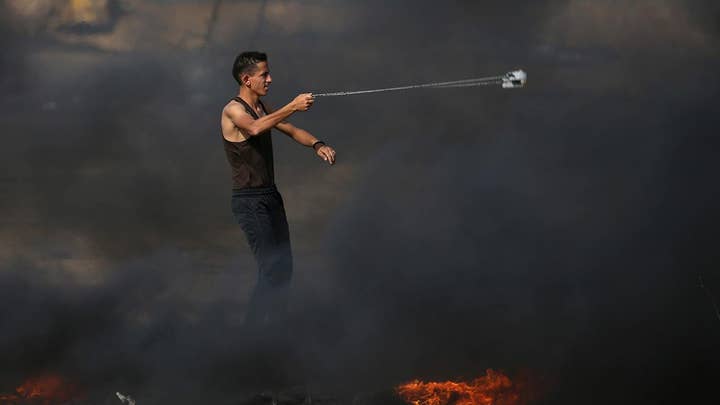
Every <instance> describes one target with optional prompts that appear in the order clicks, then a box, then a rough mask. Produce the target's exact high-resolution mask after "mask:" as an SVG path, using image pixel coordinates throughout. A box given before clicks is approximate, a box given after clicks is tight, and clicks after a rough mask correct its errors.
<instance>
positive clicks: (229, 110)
mask: <svg viewBox="0 0 720 405" xmlns="http://www.w3.org/2000/svg"><path fill="white" fill-rule="evenodd" d="M223 115H227V116H228V117H237V116H238V115H250V114H248V113H247V111H245V107H244V106H243V105H241V104H240V103H238V102H237V101H235V100H230V101H229V102H228V103H227V104H225V107H224V108H223Z"/></svg>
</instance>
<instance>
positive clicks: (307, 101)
mask: <svg viewBox="0 0 720 405" xmlns="http://www.w3.org/2000/svg"><path fill="white" fill-rule="evenodd" d="M314 101H315V99H314V98H313V96H312V93H303V94H300V95H298V96H297V97H295V99H294V100H293V101H291V102H290V106H291V107H292V109H293V110H294V111H307V110H308V109H309V108H310V106H311V105H312V103H313V102H314Z"/></svg>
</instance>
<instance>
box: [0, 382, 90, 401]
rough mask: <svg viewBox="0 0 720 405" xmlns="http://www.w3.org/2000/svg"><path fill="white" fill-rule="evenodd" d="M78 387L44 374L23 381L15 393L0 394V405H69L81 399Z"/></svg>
mask: <svg viewBox="0 0 720 405" xmlns="http://www.w3.org/2000/svg"><path fill="white" fill-rule="evenodd" d="M82 398H83V395H82V394H81V392H80V390H79V389H78V387H77V386H76V385H74V384H71V383H68V382H67V381H65V380H64V379H63V378H61V377H58V376H54V375H52V376H44V377H40V378H33V379H30V380H27V381H25V382H24V383H23V384H22V385H20V386H19V387H17V388H15V394H9V395H4V394H0V404H2V405H69V404H73V403H75V402H76V401H78V400H81V399H82Z"/></svg>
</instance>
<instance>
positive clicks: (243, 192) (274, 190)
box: [232, 184, 277, 197]
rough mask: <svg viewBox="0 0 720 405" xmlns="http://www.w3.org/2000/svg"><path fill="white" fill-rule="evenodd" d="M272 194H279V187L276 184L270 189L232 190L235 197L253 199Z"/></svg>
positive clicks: (269, 187) (249, 188)
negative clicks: (253, 197)
mask: <svg viewBox="0 0 720 405" xmlns="http://www.w3.org/2000/svg"><path fill="white" fill-rule="evenodd" d="M272 193H277V187H275V185H274V184H273V185H272V186H268V187H248V188H234V189H233V190H232V195H233V197H252V196H257V195H266V194H272Z"/></svg>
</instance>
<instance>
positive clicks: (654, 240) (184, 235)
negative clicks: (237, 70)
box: [0, 0, 720, 404]
mask: <svg viewBox="0 0 720 405" xmlns="http://www.w3.org/2000/svg"><path fill="white" fill-rule="evenodd" d="M80 3H83V2H67V3H65V2H50V1H39V0H37V1H29V2H18V1H10V0H6V1H4V2H3V3H0V4H2V6H0V7H2V9H1V13H0V15H1V16H2V17H0V46H1V47H2V50H3V51H2V53H1V54H0V87H1V88H2V96H1V97H0V107H1V108H0V125H1V128H2V144H3V146H2V148H0V162H2V163H1V164H2V168H3V170H2V175H1V176H2V177H1V178H0V193H1V194H2V198H0V210H2V213H3V215H2V226H1V227H0V239H1V240H2V244H0V268H1V269H2V270H0V303H1V305H0V308H1V309H0V330H1V331H2V333H0V364H3V367H1V368H0V392H11V391H12V390H13V389H14V387H15V386H16V385H17V384H18V382H20V381H22V380H23V379H24V378H27V377H28V376H32V375H36V374H38V373H44V372H59V373H62V374H65V375H69V376H72V377H73V378H75V379H77V380H78V381H80V382H81V383H82V385H83V386H84V387H89V388H88V389H89V390H90V392H91V395H92V396H93V399H96V400H100V401H101V400H104V401H105V402H106V403H116V401H117V399H115V398H113V397H112V394H113V393H114V392H115V391H121V392H124V393H125V392H127V393H130V394H131V395H133V397H135V398H137V399H138V402H139V403H141V404H145V403H159V404H167V403H177V404H182V403H197V402H198V401H201V402H202V401H211V402H215V403H236V402H237V398H240V397H242V396H243V395H245V394H246V393H248V392H255V391H258V390H263V389H267V388H268V386H272V385H274V384H280V385H282V384H285V385H293V384H300V385H306V386H308V387H309V389H310V390H311V391H313V392H318V393H333V394H334V393H358V392H375V391H379V390H387V389H389V388H391V387H392V386H394V385H396V384H398V383H401V382H404V381H407V380H410V379H413V378H426V379H447V378H465V379H471V378H473V377H476V376H478V375H481V374H482V373H483V371H484V370H485V369H486V368H494V369H501V370H505V371H507V372H508V373H509V374H510V375H511V376H513V375H518V374H529V375H531V376H533V377H532V378H533V379H534V380H537V381H540V382H539V383H536V384H539V385H540V386H541V387H534V388H533V389H537V390H538V391H541V393H542V395H540V394H538V397H539V399H538V400H537V401H536V402H538V403H554V404H555V403H577V402H582V403H606V402H608V401H612V402H620V403H653V404H654V403H669V402H678V401H680V402H684V401H687V400H688V399H690V398H692V399H693V400H694V401H695V402H696V403H714V402H716V401H717V399H718V394H717V392H715V390H714V389H713V383H714V381H715V380H716V378H717V376H718V375H719V374H718V373H719V371H720V370H719V369H718V367H719V366H718V364H720V363H719V362H718V361H719V360H720V351H718V348H717V341H718V336H719V335H720V319H718V318H717V317H716V314H715V313H714V311H713V307H712V303H711V301H710V299H709V298H711V297H717V296H718V295H717V294H718V291H719V290H720V274H719V273H718V271H717V263H718V255H717V252H716V251H717V249H715V241H716V228H717V223H718V221H717V219H718V216H717V209H716V207H717V203H718V188H717V186H716V182H715V181H714V173H716V172H717V171H718V163H717V159H715V152H716V150H717V147H718V146H720V145H718V143H719V141H718V137H717V135H716V132H717V129H716V128H717V124H718V112H719V111H718V103H717V101H718V100H717V94H718V88H719V86H718V79H717V77H716V74H715V72H717V71H718V67H719V66H718V65H720V63H719V61H718V57H717V55H718V36H719V34H720V30H719V28H718V27H719V26H718V21H720V20H719V18H720V10H719V9H718V6H717V5H715V4H714V3H713V2H710V1H680V0H666V1H659V2H658V1H637V2H634V3H632V4H619V3H618V2H613V1H593V2H589V1H581V0H569V1H535V2H514V3H511V4H509V3H506V2H460V1H453V2H445V3H442V4H438V3H436V2H426V1H413V2H409V1H395V2H390V3H385V2H379V1H374V0H373V1H368V2H351V1H334V2H331V1H303V2H299V1H229V0H226V1H192V0H183V1H170V0H165V1H159V0H156V1H145V2H140V1H129V0H128V1H98V2H84V4H86V6H82V7H81V6H79V5H78V4H80ZM246 49H258V50H262V51H265V52H267V53H268V54H269V58H270V67H271V72H272V74H273V79H274V81H273V85H272V87H271V91H270V94H269V96H268V97H267V100H268V101H269V103H270V104H271V105H273V106H280V105H282V104H283V103H286V102H288V101H289V100H290V99H291V98H292V97H294V96H295V95H296V94H297V93H299V92H305V91H314V92H322V91H333V90H354V89H365V88H377V87H386V86H392V85H403V84H413V83H424V82H430V81H441V80H455V79H462V78H468V77H477V76H485V75H494V74H501V73H504V72H506V71H508V70H512V69H515V68H523V69H524V70H526V71H527V72H528V79H529V81H528V85H527V87H526V88H524V89H521V90H517V91H509V90H502V89H499V88H478V89H476V88H462V89H442V90H440V89H430V90H418V91H413V92H397V93H387V94H383V95H379V96H350V97H341V98H332V99H318V100H317V101H316V103H315V105H314V106H313V108H312V109H311V110H310V111H309V112H307V113H302V114H296V115H294V116H293V117H292V118H291V121H292V122H293V123H295V124H296V125H298V126H300V127H303V128H305V129H308V130H309V131H311V132H312V133H313V134H315V135H316V136H317V137H318V138H320V139H323V140H325V141H327V142H328V143H330V144H331V145H332V146H333V147H334V148H335V149H336V150H337V151H338V164H337V165H336V166H333V167H328V166H326V165H324V163H323V162H322V161H320V160H319V159H317V158H315V157H314V156H313V155H312V153H311V152H310V151H309V150H306V149H304V148H302V147H300V146H298V145H296V144H294V143H293V142H292V141H291V140H289V139H287V138H286V137H284V136H283V135H282V134H280V133H278V132H277V131H276V132H275V137H276V140H275V148H276V149H275V152H276V179H277V182H278V186H279V188H280V190H281V192H282V194H283V196H284V199H285V205H286V209H287V212H288V220H289V222H290V228H291V238H292V242H293V249H294V257H295V273H294V281H293V297H292V309H291V310H292V314H293V320H292V322H291V325H290V327H289V330H290V333H291V336H292V337H293V339H292V345H291V346H290V347H289V348H287V351H279V352H277V353H275V356H274V357H272V360H271V361H268V360H267V359H264V358H262V356H260V355H259V354H258V353H261V352H263V350H267V347H266V343H267V342H263V341H258V340H254V339H253V338H252V337H248V336H247V334H246V333H245V332H244V331H243V329H242V326H241V323H242V316H243V313H244V306H245V303H246V301H247V297H248V293H249V290H250V288H251V287H252V285H253V283H254V281H255V277H256V275H255V271H256V270H255V265H254V262H253V259H252V257H251V255H250V252H249V250H248V249H247V247H246V246H245V239H244V236H243V235H242V232H241V230H240V229H239V227H238V226H237V225H236V224H234V223H233V219H232V215H231V213H230V193H229V188H230V181H229V169H228V167H227V163H226V162H225V157H224V155H223V151H222V146H221V145H222V143H221V139H220V133H219V130H218V119H219V114H220V111H221V109H222V106H223V105H224V103H225V102H226V101H227V100H228V99H229V98H231V97H232V96H233V95H234V94H235V92H236V84H235V82H234V81H233V80H232V78H231V77H230V68H231V64H232V60H233V59H234V57H235V55H236V54H237V53H238V52H240V51H242V50H246ZM700 277H702V280H703V281H704V287H705V289H703V288H701V286H700ZM708 292H709V296H708V294H707V293H708ZM338 395H339V394H338Z"/></svg>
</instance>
